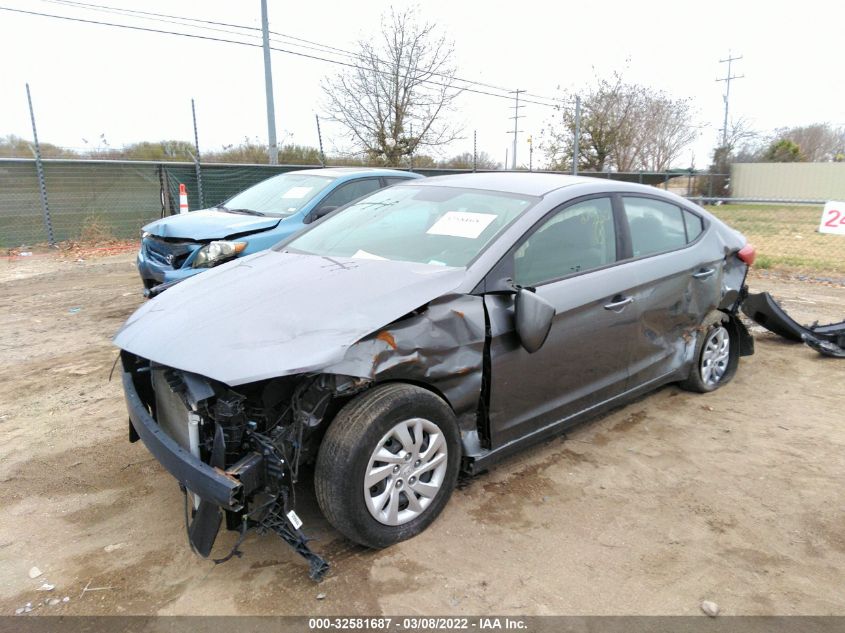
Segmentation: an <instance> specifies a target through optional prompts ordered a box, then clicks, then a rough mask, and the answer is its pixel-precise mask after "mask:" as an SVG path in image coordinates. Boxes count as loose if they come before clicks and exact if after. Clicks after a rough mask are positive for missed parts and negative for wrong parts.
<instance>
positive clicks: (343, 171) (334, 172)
mask: <svg viewBox="0 0 845 633" xmlns="http://www.w3.org/2000/svg"><path fill="white" fill-rule="evenodd" d="M286 173H288V174H312V175H314V176H328V177H330V178H341V177H350V176H354V175H356V174H361V175H367V176H398V177H400V178H401V177H405V178H420V175H419V174H414V173H410V172H407V171H402V170H399V169H384V168H380V167H319V168H316V169H297V170H296V171H289V172H286Z"/></svg>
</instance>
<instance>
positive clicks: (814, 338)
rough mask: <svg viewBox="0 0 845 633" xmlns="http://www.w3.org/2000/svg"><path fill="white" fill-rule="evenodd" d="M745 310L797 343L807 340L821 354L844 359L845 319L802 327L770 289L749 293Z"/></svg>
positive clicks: (755, 319) (743, 308)
mask: <svg viewBox="0 0 845 633" xmlns="http://www.w3.org/2000/svg"><path fill="white" fill-rule="evenodd" d="M742 311H743V312H744V313H745V314H746V316H748V318H750V319H751V320H753V321H754V322H756V323H757V324H759V325H762V326H763V327H764V328H766V329H767V330H769V331H770V332H774V333H775V334H777V335H778V336H782V337H783V338H785V339H788V340H790V341H795V342H796V343H801V342H804V343H806V344H807V345H808V346H810V347H811V348H813V349H814V350H816V351H817V352H818V353H819V354H823V355H824V356H831V357H833V358H845V321H840V322H839V323H830V324H828V325H819V324H818V323H814V324H813V325H808V326H803V325H801V324H799V323H797V322H796V321H795V320H794V319H792V317H790V316H789V315H788V314H787V313H786V312H785V311H784V309H783V308H782V307H781V306H780V305H779V304H778V302H777V301H775V300H774V298H773V297H772V295H770V294H769V293H768V292H761V293H758V294H749V295H748V296H747V297H746V299H745V301H744V302H743V304H742Z"/></svg>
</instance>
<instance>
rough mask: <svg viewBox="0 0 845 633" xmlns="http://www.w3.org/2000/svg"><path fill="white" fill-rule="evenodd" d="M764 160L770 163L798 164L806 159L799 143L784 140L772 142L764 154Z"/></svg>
mask: <svg viewBox="0 0 845 633" xmlns="http://www.w3.org/2000/svg"><path fill="white" fill-rule="evenodd" d="M763 160H764V161H766V162H770V163H798V162H803V161H805V160H806V159H805V158H804V155H803V154H802V153H801V148H800V147H799V146H798V143H796V142H794V141H791V140H789V139H788V138H782V139H776V140H774V141H772V143H771V144H770V145H769V147H768V148H767V149H766V151H765V152H764V154H763Z"/></svg>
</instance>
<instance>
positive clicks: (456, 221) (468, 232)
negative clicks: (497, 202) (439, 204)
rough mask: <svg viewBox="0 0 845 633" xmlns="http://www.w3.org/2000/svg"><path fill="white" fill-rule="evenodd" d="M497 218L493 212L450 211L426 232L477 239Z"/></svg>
mask: <svg viewBox="0 0 845 633" xmlns="http://www.w3.org/2000/svg"><path fill="white" fill-rule="evenodd" d="M495 219H496V216H495V215H494V214H492V213H468V212H466V211H449V212H448V213H447V214H445V215H444V216H443V217H442V218H440V219H439V220H437V222H435V223H434V224H433V225H432V227H431V228H430V229H428V231H426V233H428V234H429V235H450V236H452V237H468V238H469V239H472V240H474V239H476V238H477V237H478V236H479V235H481V233H482V231H484V229H486V228H487V227H488V226H490V223H491V222H492V221H493V220H495Z"/></svg>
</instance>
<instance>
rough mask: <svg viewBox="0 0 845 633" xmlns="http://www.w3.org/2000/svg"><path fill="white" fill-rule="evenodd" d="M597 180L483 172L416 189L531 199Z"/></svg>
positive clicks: (437, 179) (428, 181)
mask: <svg viewBox="0 0 845 633" xmlns="http://www.w3.org/2000/svg"><path fill="white" fill-rule="evenodd" d="M595 180H596V179H595V178H585V177H583V176H565V175H563V174H545V173H538V172H502V171H498V172H496V171H493V172H480V173H473V174H453V175H450V176H434V177H432V178H426V179H425V180H423V181H420V182H418V183H417V182H415V183H414V185H415V186H416V185H425V186H439V187H461V188H465V189H486V190H488V191H501V192H503V193H513V194H518V195H528V196H544V195H546V194H547V193H549V192H550V191H554V190H556V189H560V188H562V187H571V186H572V185H581V184H588V183H590V182H593V181H595Z"/></svg>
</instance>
